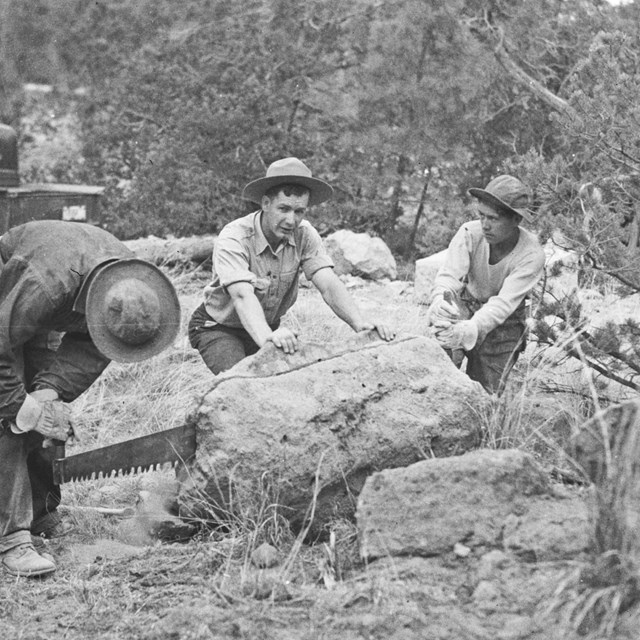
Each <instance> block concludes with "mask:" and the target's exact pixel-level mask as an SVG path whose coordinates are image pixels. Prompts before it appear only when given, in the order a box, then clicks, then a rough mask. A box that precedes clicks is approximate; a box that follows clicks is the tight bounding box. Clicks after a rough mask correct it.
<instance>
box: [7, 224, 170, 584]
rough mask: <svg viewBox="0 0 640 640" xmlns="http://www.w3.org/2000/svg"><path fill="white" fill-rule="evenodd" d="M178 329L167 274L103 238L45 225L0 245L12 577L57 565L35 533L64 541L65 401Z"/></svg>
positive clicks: (18, 231) (91, 231)
mask: <svg viewBox="0 0 640 640" xmlns="http://www.w3.org/2000/svg"><path fill="white" fill-rule="evenodd" d="M179 323H180V306H179V303H178V298H177V295H176V293H175V291H174V289H173V286H172V285H171V283H170V282H169V280H168V279H167V278H166V276H164V275H163V274H162V272H160V271H159V270H158V269H157V268H156V267H154V266H153V265H151V264H149V263H146V262H144V261H142V260H138V259H136V258H135V257H134V254H133V253H132V252H131V251H130V250H129V249H127V247H126V246H125V245H123V244H122V243H121V242H120V241H119V240H117V239H116V238H115V237H114V236H112V235H111V234H110V233H107V232H106V231H103V230H102V229H99V228H97V227H93V226H91V225H88V224H83V223H77V222H61V221H54V220H48V221H38V222H29V223H27V224H24V225H20V226H18V227H14V228H13V229H11V230H9V231H8V232H7V233H5V234H4V235H3V236H2V237H1V238H0V560H1V562H2V565H3V567H4V569H5V570H6V571H8V572H9V573H10V574H12V575H17V576H37V575H43V574H46V573H51V572H52V571H55V568H56V565H55V562H54V561H53V559H52V558H51V557H50V556H48V555H41V554H39V553H38V552H37V551H36V549H35V548H34V546H33V544H32V539H31V534H34V535H38V536H44V537H55V536H57V535H60V534H62V533H64V527H63V525H64V523H62V522H61V521H60V517H59V515H58V512H57V510H56V509H57V507H58V505H59V504H60V488H59V487H58V486H56V485H54V484H53V470H52V460H53V457H54V455H53V452H54V451H55V448H54V447H50V446H48V447H47V445H49V444H51V441H52V440H59V441H63V442H64V441H66V440H67V439H68V438H69V437H71V436H72V435H73V427H72V425H71V419H70V412H69V407H68V405H67V404H66V403H68V402H71V401H72V400H74V399H75V398H77V397H78V396H79V395H80V394H81V393H82V392H83V391H85V390H86V389H87V388H88V387H89V386H90V385H91V384H92V383H93V382H94V381H95V380H96V379H97V378H98V377H99V376H100V374H101V373H102V372H103V371H104V369H105V367H106V366H107V365H108V364H109V362H110V361H111V360H116V361H119V362H135V361H139V360H144V359H146V358H149V357H151V356H153V355H155V354H157V353H159V352H160V351H162V350H163V349H164V348H165V347H167V346H168V345H169V344H171V343H172V342H173V340H174V338H175V336H176V334H177V332H178V329H179ZM45 447H46V448H45Z"/></svg>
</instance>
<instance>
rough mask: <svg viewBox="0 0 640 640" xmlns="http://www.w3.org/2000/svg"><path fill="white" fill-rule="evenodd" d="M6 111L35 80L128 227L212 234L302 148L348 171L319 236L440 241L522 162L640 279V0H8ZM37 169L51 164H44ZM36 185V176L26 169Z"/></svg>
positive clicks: (543, 196)
mask: <svg viewBox="0 0 640 640" xmlns="http://www.w3.org/2000/svg"><path fill="white" fill-rule="evenodd" d="M0 10H1V12H2V16H3V19H2V21H1V22H0V48H1V54H2V55H1V56H0V89H1V93H0V118H1V119H2V121H3V122H6V123H8V124H11V125H13V126H14V127H15V128H16V129H17V130H18V132H19V135H20V140H21V142H25V141H28V139H29V127H28V124H27V122H26V120H25V116H26V114H27V112H28V98H27V97H26V94H25V93H24V91H23V86H24V83H25V82H31V83H46V84H49V85H52V86H53V87H54V89H55V92H54V94H52V97H51V100H55V101H56V108H57V109H63V108H66V109H70V110H72V111H73V112H74V113H75V115H76V116H77V118H78V123H79V124H78V134H79V135H80V140H81V143H82V147H81V149H80V151H79V153H78V154H77V155H76V157H75V159H72V160H70V159H69V157H68V155H67V156H65V157H63V158H60V162H59V166H58V167H57V168H56V169H55V170H54V172H53V174H54V176H55V177H56V179H58V180H60V181H69V180H71V181H82V182H86V183H90V184H102V185H107V187H108V189H107V193H106V197H105V206H104V219H103V225H104V226H105V227H106V228H108V229H110V230H111V231H113V232H114V233H116V234H117V235H118V236H120V237H123V238H132V237H136V236H140V235H145V234H156V235H164V234H168V233H172V234H175V235H187V234H192V233H202V232H208V233H210V232H212V231H213V232H215V231H216V230H217V229H219V228H220V227H221V226H222V225H223V224H224V223H226V222H227V221H229V220H230V219H232V218H234V217H236V216H238V215H240V214H242V213H243V212H245V211H246V210H247V206H248V205H247V203H245V202H243V201H242V200H241V199H240V197H239V194H240V192H241V189H242V187H243V185H244V184H245V183H246V182H247V181H249V180H251V179H253V178H255V177H256V176H259V175H262V174H263V173H264V171H265V169H266V167H267V165H268V164H269V163H270V162H271V161H273V160H274V159H276V158H279V157H282V156H285V155H296V156H298V157H300V158H302V159H303V160H305V161H306V162H307V163H308V164H309V165H310V167H312V169H313V171H314V173H315V174H316V175H319V176H322V177H324V178H325V179H327V180H329V181H330V182H332V183H333V184H334V186H335V187H336V190H337V198H336V199H335V201H333V202H331V203H329V204H327V205H324V206H322V207H319V208H317V210H316V211H315V212H313V214H312V215H313V216H314V222H315V223H316V224H317V225H318V227H319V228H320V230H321V231H322V232H329V231H331V230H333V229H336V228H339V227H349V228H351V229H354V230H356V231H361V230H366V231H369V232H372V233H374V234H378V235H381V236H382V237H383V238H384V239H385V240H386V241H387V242H388V243H389V244H390V246H391V247H392V249H393V250H394V251H395V252H396V254H397V255H400V254H403V255H404V256H405V257H414V256H416V255H418V256H419V255H426V254H429V253H431V252H433V251H437V250H440V249H442V248H443V247H444V246H446V243H447V241H448V240H449V238H450V237H451V235H452V233H453V232H454V230H455V228H456V227H457V225H458V223H459V222H460V221H461V220H462V219H463V218H464V217H465V216H467V215H469V212H468V211H467V204H468V198H467V196H466V190H467V188H468V187H469V186H478V185H483V184H484V183H486V182H487V181H488V180H489V179H490V178H491V177H492V176H493V175H495V174H496V173H497V172H498V171H501V170H504V169H508V170H509V171H511V172H513V173H515V174H516V175H518V176H519V177H521V178H522V179H523V180H524V181H525V182H527V184H528V185H529V186H530V187H531V189H532V191H533V192H534V194H535V199H536V205H537V208H538V211H539V214H540V223H539V225H538V226H539V229H540V231H541V234H542V238H543V239H545V238H546V237H547V236H548V235H549V234H550V233H551V232H552V231H554V230H560V231H561V232H562V233H563V234H564V237H565V239H566V241H567V243H568V244H570V245H571V246H572V247H574V248H578V249H579V250H580V251H581V253H582V255H583V256H584V258H585V260H584V264H585V265H586V267H589V268H595V269H598V270H600V271H604V272H607V273H609V274H611V275H612V276H613V277H614V278H617V279H618V281H619V282H620V283H624V284H626V285H627V286H632V287H637V286H638V284H639V283H640V275H639V274H640V271H639V270H638V260H637V254H638V239H639V236H640V233H639V224H638V218H637V210H638V204H637V203H638V195H639V191H638V187H639V184H638V160H639V154H640V133H639V132H640V128H639V127H638V117H639V111H638V110H639V108H640V107H638V105H640V99H639V98H640V87H639V84H638V62H639V61H638V51H639V50H640V49H639V48H638V40H639V37H640V36H639V31H640V27H639V25H640V20H639V18H640V5H638V4H637V3H635V2H630V3H627V4H622V5H616V6H614V5H612V4H610V3H608V2H605V1H604V0H591V1H587V0H526V1H525V0H487V1H482V2H479V1H478V0H449V1H447V2H444V0H440V1H439V0H433V1H431V2H424V0H352V1H351V2H348V3H346V2H342V1H340V0H184V1H182V2H174V1H172V0H102V1H98V2H96V1H95V0H0ZM36 173H37V172H36ZM28 178H30V179H38V178H42V176H38V175H29V176H28Z"/></svg>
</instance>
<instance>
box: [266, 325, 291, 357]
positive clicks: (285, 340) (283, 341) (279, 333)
mask: <svg viewBox="0 0 640 640" xmlns="http://www.w3.org/2000/svg"><path fill="white" fill-rule="evenodd" d="M267 341H268V342H273V344H275V345H276V347H278V349H282V350H283V351H284V352H285V353H289V354H291V353H295V352H296V351H297V350H298V334H297V333H296V332H295V331H293V329H290V328H289V327H279V328H278V329H276V330H275V331H274V332H273V333H272V334H271V335H270V336H269V337H268V338H267Z"/></svg>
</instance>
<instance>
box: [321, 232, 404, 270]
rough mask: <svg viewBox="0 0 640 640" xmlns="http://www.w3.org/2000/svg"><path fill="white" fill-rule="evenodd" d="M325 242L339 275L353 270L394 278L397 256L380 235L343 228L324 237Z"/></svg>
mask: <svg viewBox="0 0 640 640" xmlns="http://www.w3.org/2000/svg"><path fill="white" fill-rule="evenodd" d="M324 243H325V246H326V248H327V251H328V252H329V255H330V256H331V258H332V259H333V261H334V263H335V270H336V273H337V274H338V275H344V274H350V275H354V276H361V277H362V278H367V279H368V280H382V279H384V278H388V279H389V280H395V279H396V277H397V275H398V269H397V266H396V260H395V258H394V257H393V254H392V253H391V250H390V249H389V247H387V245H386V244H385V243H384V240H382V239H381V238H373V237H371V236H370V235H369V234H367V233H354V232H353V231H349V230H348V229H341V230H340V231H336V232H335V233H332V234H331V235H329V236H327V237H326V238H325V241H324Z"/></svg>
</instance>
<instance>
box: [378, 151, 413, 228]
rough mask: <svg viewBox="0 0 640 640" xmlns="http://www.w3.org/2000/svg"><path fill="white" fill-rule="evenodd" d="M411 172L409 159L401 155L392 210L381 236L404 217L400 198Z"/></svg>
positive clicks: (392, 197)
mask: <svg viewBox="0 0 640 640" xmlns="http://www.w3.org/2000/svg"><path fill="white" fill-rule="evenodd" d="M408 170H409V158H407V156H404V155H402V154H400V155H399V156H398V165H397V174H396V176H397V177H396V183H395V185H394V187H393V195H392V196H391V208H390V209H389V214H388V216H387V219H386V220H385V221H384V222H383V228H382V229H380V235H382V236H384V235H386V234H387V233H389V232H390V231H393V228H394V227H395V225H396V221H397V220H398V218H399V217H400V216H401V215H402V207H401V205H400V198H401V196H402V187H403V186H404V177H405V174H406V173H407V171H408Z"/></svg>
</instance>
